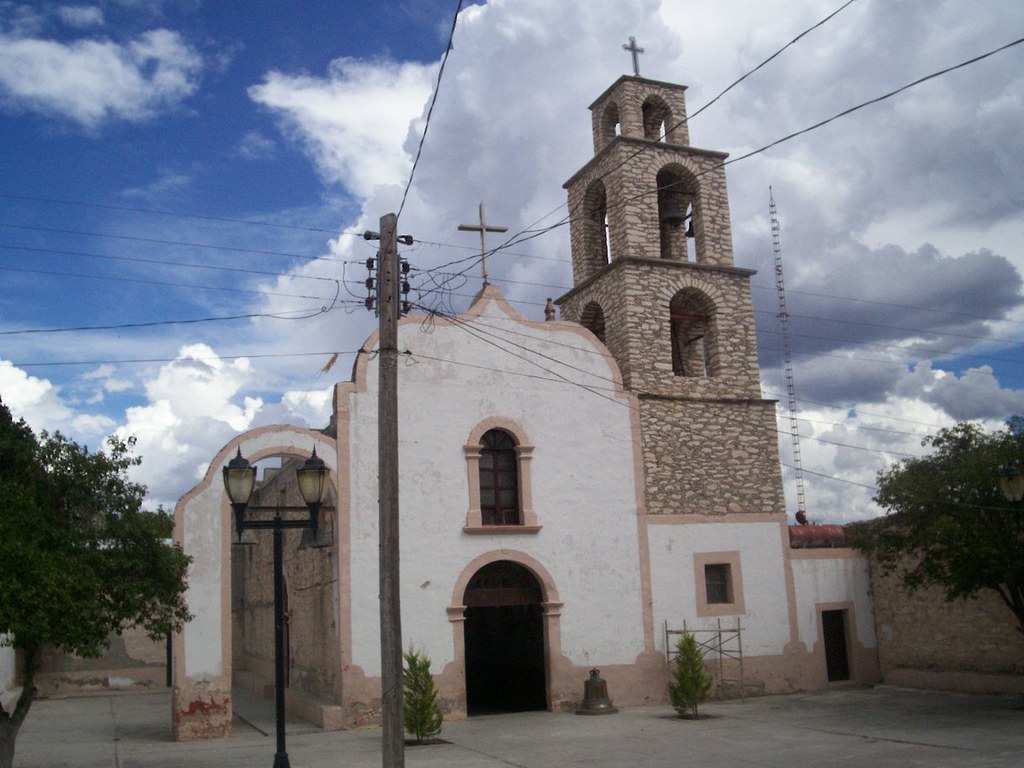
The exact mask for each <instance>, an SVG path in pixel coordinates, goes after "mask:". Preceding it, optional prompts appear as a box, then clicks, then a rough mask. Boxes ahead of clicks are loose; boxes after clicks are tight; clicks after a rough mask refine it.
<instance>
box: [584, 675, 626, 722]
mask: <svg viewBox="0 0 1024 768" xmlns="http://www.w3.org/2000/svg"><path fill="white" fill-rule="evenodd" d="M618 711H619V710H618V709H616V708H615V707H613V706H612V700H611V699H609V698H608V683H606V682H605V681H604V678H602V677H601V670H599V669H597V668H596V667H595V668H594V669H592V670H590V679H589V680H586V681H585V682H584V683H583V703H582V704H580V708H579V709H577V710H576V714H577V715H614V714H615V713H616V712H618Z"/></svg>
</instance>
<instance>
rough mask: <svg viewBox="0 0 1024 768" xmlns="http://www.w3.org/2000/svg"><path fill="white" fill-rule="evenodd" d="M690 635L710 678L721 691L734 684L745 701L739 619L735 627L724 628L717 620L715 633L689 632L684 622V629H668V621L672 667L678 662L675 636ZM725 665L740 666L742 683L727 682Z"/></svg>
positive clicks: (667, 643)
mask: <svg viewBox="0 0 1024 768" xmlns="http://www.w3.org/2000/svg"><path fill="white" fill-rule="evenodd" d="M685 634H691V635H693V638H694V639H695V640H696V641H697V647H698V648H699V649H700V653H701V656H703V657H704V662H705V664H706V665H707V666H708V667H709V668H710V670H711V677H712V680H713V681H714V683H715V686H716V688H717V690H718V691H722V689H723V688H724V687H725V686H726V685H727V684H729V683H732V684H734V685H735V686H736V687H737V688H738V689H739V693H740V698H741V699H742V698H746V690H745V686H744V682H745V681H744V677H743V627H742V625H741V624H740V619H739V617H738V616H737V617H736V626H735V627H723V626H722V620H721V619H718V620H717V627H715V628H714V629H703V628H702V629H690V628H689V627H688V626H687V625H686V620H685V619H684V620H683V628H682V629H669V626H668V621H667V620H666V621H665V656H666V658H667V659H668V663H669V664H670V665H671V664H672V661H673V659H674V658H675V655H676V651H675V647H676V644H675V642H673V640H672V638H673V636H678V635H685ZM726 661H735V662H737V667H738V670H739V679H736V678H727V677H726V676H725V665H726Z"/></svg>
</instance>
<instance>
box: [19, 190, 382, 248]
mask: <svg viewBox="0 0 1024 768" xmlns="http://www.w3.org/2000/svg"><path fill="white" fill-rule="evenodd" d="M0 197H5V198H8V199H10V200H27V201H30V202H35V203H51V204H55V205H74V206H78V207H82V208H98V209H101V210H110V211H127V212H129V213H145V214H150V215H154V216H173V217H175V218H181V219H197V220H199V221H218V222H223V223H227V224H247V225H251V226H255V227H274V228H277V229H294V230H299V231H302V232H324V233H326V234H329V235H349V236H352V237H357V236H358V237H361V236H362V233H361V232H348V231H342V232H338V230H337V229H325V228H323V227H309V226H302V225H300V224H282V223H280V222H275V221H261V220H260V219H236V218H231V217H229V216H211V215H208V214H201V213H182V212H181V211H168V210H164V209H160V208H138V207H133V206H130V205H114V204H112V203H90V202H86V201H84V200H68V199H65V198H58V197H39V196H34V195H24V194H16V193H13V192H2V191H0Z"/></svg>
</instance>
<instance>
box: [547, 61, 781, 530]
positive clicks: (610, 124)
mask: <svg viewBox="0 0 1024 768" xmlns="http://www.w3.org/2000/svg"><path fill="white" fill-rule="evenodd" d="M685 93H686V87H685V86H682V85H675V84H672V83H663V82H659V81H655V80H649V79H646V78H643V77H639V76H623V77H621V78H619V80H618V81H616V82H615V83H614V84H613V85H612V86H611V87H610V88H609V89H608V90H606V91H605V92H604V93H603V94H601V96H600V97H598V99H597V100H596V101H595V102H594V103H593V104H592V105H591V106H590V110H591V113H592V122H593V136H594V157H593V159H591V160H590V162H588V163H587V164H586V165H585V166H584V167H583V168H582V169H580V171H579V172H578V173H576V174H575V175H574V176H573V177H572V178H571V179H569V181H568V182H566V184H565V188H566V189H567V190H568V195H569V212H570V216H571V219H570V237H571V243H572V266H573V285H574V287H573V289H572V290H571V291H569V292H568V293H567V294H565V295H564V296H562V297H561V298H560V299H559V300H558V304H559V305H560V307H561V310H562V317H563V318H565V319H568V320H574V321H576V322H579V323H581V324H582V325H584V326H585V327H587V328H588V329H590V330H591V331H592V332H593V333H594V334H595V335H597V336H598V338H600V339H601V340H602V341H603V342H604V343H605V344H606V345H607V347H608V349H609V351H610V352H611V354H612V355H613V356H614V358H615V360H616V361H617V362H618V364H619V367H620V369H621V371H622V376H623V380H624V383H625V386H626V387H627V389H629V390H631V391H632V392H634V393H635V394H636V396H637V399H638V403H639V417H640V428H641V433H642V438H643V459H644V474H645V485H646V506H647V512H648V513H649V514H687V515H703V516H722V515H729V514H748V513H781V514H784V513H785V502H784V499H783V494H782V481H781V476H780V473H779V458H778V449H777V440H776V437H777V434H776V426H775V423H776V422H775V404H774V401H770V400H764V399H762V398H761V393H760V380H759V375H758V360H757V346H756V337H755V331H754V312H753V303H752V301H751V296H750V277H751V275H753V274H754V272H753V271H752V270H749V269H741V268H738V267H735V266H734V265H733V254H732V233H731V228H730V222H729V200H728V193H727V191H726V183H725V170H724V167H723V161H724V160H725V158H726V157H727V155H726V154H724V153H722V152H715V151H712V150H707V149H698V148H696V147H691V146H690V136H689V128H688V125H687V120H686V100H685Z"/></svg>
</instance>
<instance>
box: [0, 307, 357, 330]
mask: <svg viewBox="0 0 1024 768" xmlns="http://www.w3.org/2000/svg"><path fill="white" fill-rule="evenodd" d="M335 303H336V304H361V302H356V301H337V300H336V301H335ZM330 310H331V308H329V307H321V308H320V309H318V310H316V311H311V310H296V311H295V312H290V313H270V312H249V313H246V314H242V315H224V316H221V317H196V318H190V319H184V320H152V321H148V322H139V323H117V324H114V325H79V326H71V327H66V328H23V329H20V330H16V331H0V336H26V335H31V334H44V333H71V332H76V331H117V330H126V329H129V328H157V327H161V326H168V325H196V324H199V323H221V322H228V321H232V320H253V319H256V318H261V317H262V318H270V319H273V320H308V319H309V318H311V317H316V316H317V315H322V314H325V313H327V312H329V311H330ZM299 312H301V314H298V313H299ZM289 314H295V317H288V316H287V315H289Z"/></svg>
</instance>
